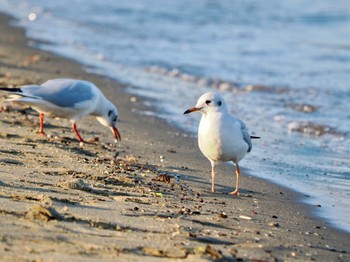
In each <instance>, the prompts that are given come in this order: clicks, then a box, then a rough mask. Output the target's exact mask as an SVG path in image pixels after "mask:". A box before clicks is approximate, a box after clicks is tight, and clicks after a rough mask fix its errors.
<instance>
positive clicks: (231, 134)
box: [198, 112, 248, 162]
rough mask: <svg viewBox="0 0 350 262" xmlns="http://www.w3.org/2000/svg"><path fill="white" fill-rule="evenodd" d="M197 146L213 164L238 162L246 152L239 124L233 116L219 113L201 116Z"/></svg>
mask: <svg viewBox="0 0 350 262" xmlns="http://www.w3.org/2000/svg"><path fill="white" fill-rule="evenodd" d="M198 144H199V148H200V150H201V151H202V153H203V154H204V155H205V156H206V157H207V158H208V159H209V160H212V161H214V162H227V161H234V162H239V161H240V160H241V159H243V157H244V156H245V155H246V153H247V150H248V144H247V143H246V142H245V141H244V139H243V135H242V131H241V126H240V123H239V122H238V121H237V120H236V119H235V118H234V117H233V116H231V115H229V114H224V113H221V112H213V113H209V114H207V115H203V116H202V119H201V122H200V124H199V129H198Z"/></svg>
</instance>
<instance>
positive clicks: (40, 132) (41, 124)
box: [39, 113, 45, 135]
mask: <svg viewBox="0 0 350 262" xmlns="http://www.w3.org/2000/svg"><path fill="white" fill-rule="evenodd" d="M39 120H40V129H39V134H40V135H45V132H44V114H43V113H40V114H39Z"/></svg>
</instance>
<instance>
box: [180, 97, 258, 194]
mask: <svg viewBox="0 0 350 262" xmlns="http://www.w3.org/2000/svg"><path fill="white" fill-rule="evenodd" d="M197 111H198V112H200V113H201V114H202V118H201V121H200V124H199V128H198V145H199V148H200V150H201V151H202V153H203V154H204V156H205V157H206V158H208V159H209V161H210V163H211V168H212V169H211V191H212V192H214V178H215V166H216V165H217V164H219V163H220V162H229V161H232V162H233V163H234V164H235V165H236V189H235V190H234V191H232V192H230V193H229V194H232V195H239V192H238V186H239V176H240V174H241V173H240V169H239V165H238V162H239V161H240V160H242V159H243V158H244V156H245V155H246V154H247V153H249V152H250V151H251V150H252V141H251V139H252V138H260V137H256V136H250V135H249V133H248V130H247V128H246V126H245V124H244V123H243V121H241V120H239V119H237V118H235V117H234V116H233V115H231V114H230V113H229V112H228V110H227V106H226V103H225V101H224V99H223V97H222V96H221V95H220V94H218V93H213V92H210V93H205V94H204V95H202V96H201V97H200V98H199V99H198V102H197V104H196V106H195V107H192V108H190V109H188V110H186V111H185V113H184V114H189V113H192V112H197Z"/></svg>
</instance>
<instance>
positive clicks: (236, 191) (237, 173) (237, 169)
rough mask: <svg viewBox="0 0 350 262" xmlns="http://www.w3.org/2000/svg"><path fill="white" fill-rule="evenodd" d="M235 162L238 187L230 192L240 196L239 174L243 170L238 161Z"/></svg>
mask: <svg viewBox="0 0 350 262" xmlns="http://www.w3.org/2000/svg"><path fill="white" fill-rule="evenodd" d="M235 164H236V189H235V191H232V192H230V193H229V194H231V195H237V196H239V192H238V185H239V176H240V175H241V171H240V170H239V165H238V163H235Z"/></svg>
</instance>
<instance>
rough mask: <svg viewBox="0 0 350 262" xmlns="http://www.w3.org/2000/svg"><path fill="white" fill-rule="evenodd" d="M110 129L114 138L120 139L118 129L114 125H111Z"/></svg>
mask: <svg viewBox="0 0 350 262" xmlns="http://www.w3.org/2000/svg"><path fill="white" fill-rule="evenodd" d="M112 131H113V134H114V137H115V139H117V141H118V142H120V141H122V137H121V136H120V133H119V131H118V129H117V128H116V127H112Z"/></svg>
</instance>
